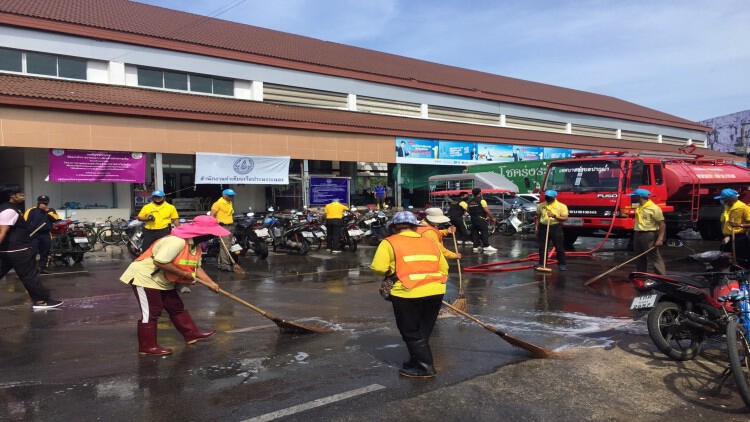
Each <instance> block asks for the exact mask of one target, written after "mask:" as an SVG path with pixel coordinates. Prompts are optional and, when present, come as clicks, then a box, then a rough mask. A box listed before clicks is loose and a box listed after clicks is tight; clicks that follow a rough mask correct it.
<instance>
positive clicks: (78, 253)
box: [68, 244, 84, 264]
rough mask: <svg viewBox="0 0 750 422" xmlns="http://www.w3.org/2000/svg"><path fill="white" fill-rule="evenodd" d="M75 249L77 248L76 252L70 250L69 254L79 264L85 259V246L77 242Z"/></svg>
mask: <svg viewBox="0 0 750 422" xmlns="http://www.w3.org/2000/svg"><path fill="white" fill-rule="evenodd" d="M73 250H75V251H76V252H70V253H69V254H68V256H69V257H70V259H72V260H73V263H74V264H78V263H79V262H81V261H83V254H84V252H83V248H81V247H80V246H79V245H78V244H76V245H75V246H73Z"/></svg>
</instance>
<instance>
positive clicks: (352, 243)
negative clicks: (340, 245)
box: [346, 237, 357, 252]
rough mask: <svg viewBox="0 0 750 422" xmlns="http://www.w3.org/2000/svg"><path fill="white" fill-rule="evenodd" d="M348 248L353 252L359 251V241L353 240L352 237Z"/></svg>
mask: <svg viewBox="0 0 750 422" xmlns="http://www.w3.org/2000/svg"><path fill="white" fill-rule="evenodd" d="M346 246H347V247H348V248H349V250H350V251H351V252H356V251H357V241H356V240H354V239H352V238H351V237H350V238H349V241H348V242H347V244H346Z"/></svg>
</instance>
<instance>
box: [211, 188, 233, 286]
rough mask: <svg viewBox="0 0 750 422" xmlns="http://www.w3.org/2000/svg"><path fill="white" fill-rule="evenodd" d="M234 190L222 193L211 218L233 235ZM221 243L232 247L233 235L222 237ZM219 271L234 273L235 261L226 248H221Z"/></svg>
mask: <svg viewBox="0 0 750 422" xmlns="http://www.w3.org/2000/svg"><path fill="white" fill-rule="evenodd" d="M233 202H234V190H232V189H224V190H223V191H221V198H219V199H218V200H217V201H216V202H214V203H213V205H211V217H214V218H216V219H217V220H219V224H221V225H222V226H224V228H225V229H227V230H229V232H230V233H231V232H232V231H233V230H232V229H233V228H234V217H233V215H234V206H233V205H232V203H233ZM219 239H220V240H219V241H220V242H224V245H227V246H230V245H231V244H232V235H231V234H229V235H228V236H222V237H220V238H219ZM218 264H219V270H220V271H227V272H234V268H233V266H234V259H233V258H232V257H231V256H229V251H228V250H227V248H225V247H223V246H222V247H221V248H220V252H219V263H218Z"/></svg>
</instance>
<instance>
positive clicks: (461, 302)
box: [452, 232, 468, 311]
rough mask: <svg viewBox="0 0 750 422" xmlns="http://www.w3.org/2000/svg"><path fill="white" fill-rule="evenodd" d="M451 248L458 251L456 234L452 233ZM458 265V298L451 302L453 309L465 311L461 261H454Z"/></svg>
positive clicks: (465, 303)
mask: <svg viewBox="0 0 750 422" xmlns="http://www.w3.org/2000/svg"><path fill="white" fill-rule="evenodd" d="M452 234H453V248H454V249H455V250H456V251H458V242H457V241H456V232H453V233H452ZM456 263H457V264H458V298H456V300H455V301H453V308H456V309H460V310H462V311H466V309H467V305H468V303H467V302H466V296H465V295H464V282H463V277H462V276H461V259H460V258H459V259H456Z"/></svg>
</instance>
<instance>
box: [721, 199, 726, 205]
mask: <svg viewBox="0 0 750 422" xmlns="http://www.w3.org/2000/svg"><path fill="white" fill-rule="evenodd" d="M719 202H720V203H721V205H726V204H727V200H726V199H719Z"/></svg>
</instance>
